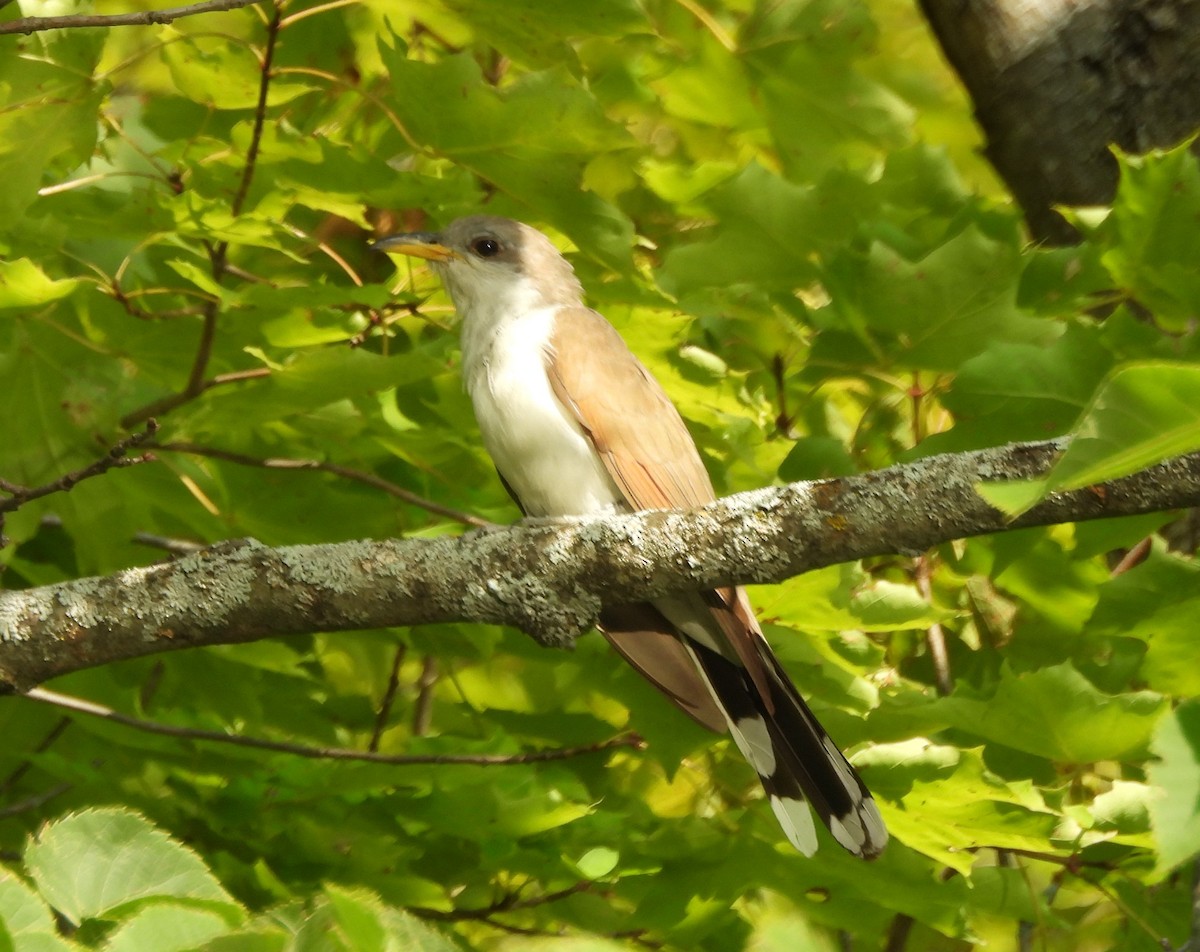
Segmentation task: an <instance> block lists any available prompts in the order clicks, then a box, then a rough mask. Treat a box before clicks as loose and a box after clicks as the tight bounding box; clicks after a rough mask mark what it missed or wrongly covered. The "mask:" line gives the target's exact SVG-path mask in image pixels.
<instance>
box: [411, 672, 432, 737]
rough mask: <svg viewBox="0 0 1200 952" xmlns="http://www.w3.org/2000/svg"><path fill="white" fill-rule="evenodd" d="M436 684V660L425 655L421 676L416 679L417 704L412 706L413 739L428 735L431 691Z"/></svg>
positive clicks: (430, 714)
mask: <svg viewBox="0 0 1200 952" xmlns="http://www.w3.org/2000/svg"><path fill="white" fill-rule="evenodd" d="M437 682H438V662H437V658H435V657H434V656H433V655H426V656H425V661H424V663H423V664H422V665H421V676H420V677H419V678H417V703H416V704H414V705H413V724H412V732H413V736H414V737H424V736H425V735H426V734H428V733H429V724H430V722H431V721H432V720H433V689H434V687H435V686H436V685H437Z"/></svg>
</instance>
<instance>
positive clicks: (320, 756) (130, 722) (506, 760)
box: [25, 688, 643, 767]
mask: <svg viewBox="0 0 1200 952" xmlns="http://www.w3.org/2000/svg"><path fill="white" fill-rule="evenodd" d="M25 697H27V698H29V699H30V700H31V701H38V702H40V703H42V704H50V705H53V706H55V707H59V708H62V709H64V710H68V711H74V712H75V713H78V714H87V715H90V716H92V717H99V718H103V719H104V720H106V721H111V722H112V723H114V724H120V725H122V726H124V727H129V728H132V729H134V730H139V731H144V732H145V733H147V734H161V735H163V736H166V737H180V738H184V739H187V740H202V741H211V742H213V743H219V744H233V745H234V746H237V747H253V748H256V749H258V750H273V751H276V752H277V753H281V754H291V755H292V756H295V757H307V758H309V759H312V760H350V761H367V762H370V763H376V764H390V765H392V766H397V767H406V766H413V765H416V764H471V765H475V766H479V767H495V766H502V767H507V766H512V765H515V764H534V763H542V762H544V761H548V760H567V759H569V758H571V757H578V756H581V755H583V754H595V753H599V752H601V751H605V750H611V749H613V748H615V747H630V748H634V749H640V748H641V747H642V745H643V741H642V740H641V738H640V737H638V736H637V735H636V734H619V735H618V736H616V737H610V738H609V739H608V740H603V741H600V742H598V743H595V744H580V745H578V746H576V747H553V748H550V749H547V750H535V751H528V752H526V753H523V754H380V753H377V752H375V751H368V750H351V749H348V748H345V747H310V746H308V745H307V744H293V743H288V742H287V741H278V740H266V739H265V738H261V737H242V736H239V735H237V734H225V733H222V732H221V731H208V730H201V729H200V728H194V727H176V726H175V725H173V724H161V723H159V722H157V721H146V720H142V719H140V718H137V717H130V716H129V715H128V714H121V713H119V712H117V711H114V710H113V709H112V708H110V707H105V706H104V705H103V704H95V703H93V702H92V701H87V700H84V699H83V698H78V697H72V696H71V695H69V694H59V693H58V692H57V691H47V690H45V689H43V688H34V689H32V690H30V691H26V692H25Z"/></svg>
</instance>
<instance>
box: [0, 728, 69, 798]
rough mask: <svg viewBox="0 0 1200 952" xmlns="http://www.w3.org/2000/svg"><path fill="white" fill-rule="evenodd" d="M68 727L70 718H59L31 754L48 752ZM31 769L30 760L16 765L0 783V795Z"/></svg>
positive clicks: (31, 763) (31, 762)
mask: <svg viewBox="0 0 1200 952" xmlns="http://www.w3.org/2000/svg"><path fill="white" fill-rule="evenodd" d="M70 726H71V718H69V717H60V718H59V719H58V721H56V722H55V724H54V726H53V727H51V728H50V730H48V731H47V732H46V736H45V737H43V738H42V739H41V740H40V741H38V745H37V746H36V747H35V748H33V752H34V753H35V754H40V753H43V752H45V751H47V750H49V749H50V745H51V744H53V743H54V742H55V741H56V740H58V739H59V738H60V737H61V736H62V734H63V731H65V730H66V729H67V728H68V727H70ZM31 767H33V761H32V760H30V759H28V758H27V759H25V760H23V761H21V763H19V764H18V765H17V767H16V769H15V770H13V772H12V773H10V774H9V775H8V776H7V777H5V778H4V780H3V781H2V782H0V793H4V792H5V791H6V790H11V789H12V788H13V787H15V786H16V785H17V781H19V780H20V779H21V778H22V777H24V776H25V774H27V773H28V772H29V770H30V768H31Z"/></svg>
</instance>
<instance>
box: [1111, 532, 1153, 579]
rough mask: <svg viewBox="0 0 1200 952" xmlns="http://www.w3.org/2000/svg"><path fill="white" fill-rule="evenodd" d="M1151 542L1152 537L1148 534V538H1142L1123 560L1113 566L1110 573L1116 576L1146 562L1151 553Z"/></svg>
mask: <svg viewBox="0 0 1200 952" xmlns="http://www.w3.org/2000/svg"><path fill="white" fill-rule="evenodd" d="M1150 543H1151V537H1150V536H1146V538H1144V539H1142V540H1141V541H1140V542H1138V543H1137V544H1136V545H1135V546H1133V547H1132V548H1131V549H1130V550H1129V551H1128V552H1126V553H1125V555H1124V556H1123V557H1122V559H1121V561H1120V562H1118V563H1117V564H1116V565H1114V566H1113V567H1112V571H1110V572H1109V574H1110V575H1111V576H1112V577H1113V578H1116V577H1117V576H1118V575H1124V574H1125V573H1126V572H1128V571H1129V570H1130V569H1132V568H1135V567H1136V566H1138V565H1141V564H1142V563H1143V562H1145V561H1146V556H1148V555H1149V554H1150Z"/></svg>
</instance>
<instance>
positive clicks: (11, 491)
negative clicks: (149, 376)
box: [0, 419, 158, 513]
mask: <svg viewBox="0 0 1200 952" xmlns="http://www.w3.org/2000/svg"><path fill="white" fill-rule="evenodd" d="M157 430H158V423H157V422H156V421H155V420H153V419H150V420H147V421H146V426H145V428H144V429H143V430H142V431H141V432H140V433H134V434H132V435H131V436H127V437H125V439H123V440H119V441H118V442H116V443H114V444H113V445H112V446H111V447H109V449H108V452H107V453H105V454H104V455H103V456H102V457H100V458H99V459H98V460H96V461H95V462H93V463H89V464H88V465H87V466H84V467H81V468H80V469H76V470H72V471H71V472H69V473H66V474H65V475H63V476H60V477H59V478H58V479H56V480H54V481H53V482H49V483H46V484H44V485H42V486H19V485H17V484H16V483H12V482H9V481H8V480H6V479H0V492H5V493H8V498H7V499H0V513H5V512H15V511H16V510H18V509H20V508H21V507H22V506H23V505H25V503H27V502H30V501H32V500H34V499H41V498H42V497H43V496H49V495H52V494H53V493H65V492H70V491H71V489H72V488H73V487H74V486H76V485H77V484H78V483H81V482H83V480H85V479H91V478H92V477H93V476H99V475H101V474H102V473H107V472H108V471H109V470H110V469H116V468H120V467H124V466H135V465H136V464H138V463H145V462H149V461H150V460H152V459H153V458H154V457H152V456H149V455H143V456H128V455H127V454H128V453H129V451H130V450H131V449H133V448H135V447H137V446H140V445H141V444H143V443H145V442H146V441H147V440H148V439H149V438H150V437H151V436H153V435H154V434H155V432H157Z"/></svg>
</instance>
